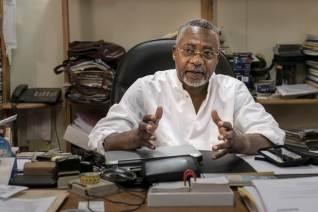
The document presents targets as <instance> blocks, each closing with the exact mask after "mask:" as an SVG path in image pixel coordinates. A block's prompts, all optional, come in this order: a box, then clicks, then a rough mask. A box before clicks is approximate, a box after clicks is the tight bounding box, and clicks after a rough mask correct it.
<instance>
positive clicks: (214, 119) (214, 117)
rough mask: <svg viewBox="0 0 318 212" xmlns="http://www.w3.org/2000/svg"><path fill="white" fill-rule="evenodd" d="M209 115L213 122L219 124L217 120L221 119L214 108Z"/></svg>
mask: <svg viewBox="0 0 318 212" xmlns="http://www.w3.org/2000/svg"><path fill="white" fill-rule="evenodd" d="M211 117H212V120H213V122H214V123H215V124H216V125H218V126H219V122H220V121H222V120H221V118H220V117H219V114H218V112H216V110H213V111H212V113H211Z"/></svg>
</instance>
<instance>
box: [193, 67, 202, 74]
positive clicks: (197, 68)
mask: <svg viewBox="0 0 318 212" xmlns="http://www.w3.org/2000/svg"><path fill="white" fill-rule="evenodd" d="M191 71H193V72H198V73H205V71H204V69H203V67H201V66H196V67H194V69H192V70H191Z"/></svg>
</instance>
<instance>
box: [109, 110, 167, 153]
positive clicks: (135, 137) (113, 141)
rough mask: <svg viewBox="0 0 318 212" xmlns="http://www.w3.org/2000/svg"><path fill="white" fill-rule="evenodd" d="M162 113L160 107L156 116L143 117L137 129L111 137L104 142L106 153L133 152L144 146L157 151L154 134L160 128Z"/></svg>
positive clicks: (114, 134)
mask: <svg viewBox="0 0 318 212" xmlns="http://www.w3.org/2000/svg"><path fill="white" fill-rule="evenodd" d="M162 113H163V109H162V107H158V108H157V110H156V113H155V114H154V115H153V114H152V115H145V116H144V117H143V119H142V121H141V122H140V123H139V126H138V128H137V129H133V130H129V131H126V132H122V133H113V134H111V135H109V136H108V137H106V138H105V140H104V143H103V145H104V149H105V150H106V151H110V150H131V149H137V148H139V147H142V146H146V147H148V148H150V149H155V148H156V146H155V140H156V138H155V136H154V133H155V131H156V129H157V128H158V124H159V121H160V119H161V117H162Z"/></svg>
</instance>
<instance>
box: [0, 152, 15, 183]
mask: <svg viewBox="0 0 318 212" xmlns="http://www.w3.org/2000/svg"><path fill="white" fill-rule="evenodd" d="M14 160H15V158H0V184H2V185H8V184H9V180H10V177H11V173H12V168H13V165H14Z"/></svg>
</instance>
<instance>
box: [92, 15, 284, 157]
mask: <svg viewBox="0 0 318 212" xmlns="http://www.w3.org/2000/svg"><path fill="white" fill-rule="evenodd" d="M219 45H220V44H219V37H218V32H217V29H216V28H215V27H214V26H213V25H212V24H211V23H210V22H208V21H206V20H202V19H197V20H192V21H190V22H188V23H186V24H185V25H183V26H181V27H180V29H179V31H178V35H177V39H176V46H175V47H174V48H173V52H172V55H173V59H174V61H175V65H176V70H174V69H173V70H167V71H158V72H156V73H155V74H154V75H151V76H146V77H143V78H141V79H138V80H137V81H136V82H135V83H134V84H133V85H132V86H131V87H130V88H129V89H128V90H127V92H126V93H125V95H124V96H123V98H122V100H121V101H120V103H119V104H115V105H113V106H112V107H111V109H110V110H109V112H108V114H107V116H106V117H105V118H103V119H101V120H100V121H99V122H98V123H97V124H96V126H95V127H94V129H93V130H92V132H91V134H90V135H89V146H90V147H91V148H92V149H94V150H97V151H99V152H100V153H103V152H104V150H106V151H107V150H119V149H120V150H128V149H136V148H139V147H142V146H146V147H148V148H151V149H154V148H155V147H156V146H160V145H182V144H191V145H193V146H194V147H196V148H197V149H199V150H212V151H213V152H214V154H213V157H215V158H218V157H221V156H223V155H225V154H226V153H229V152H233V153H245V154H253V153H256V151H257V150H258V149H259V148H263V147H269V146H271V145H272V144H273V143H274V144H283V139H284V132H283V131H282V130H281V129H280V128H279V127H278V124H277V122H276V121H275V120H274V119H273V117H272V116H271V115H269V114H268V113H267V112H266V111H265V110H264V108H263V107H262V106H261V105H260V104H258V103H255V102H254V100H253V98H252V96H251V95H250V93H249V91H248V89H247V88H246V86H245V85H244V83H242V82H241V81H239V80H237V79H235V78H232V77H229V76H225V75H220V74H219V75H216V74H215V73H214V70H215V68H216V65H217V64H218V57H219V47H220V46H219Z"/></svg>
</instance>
